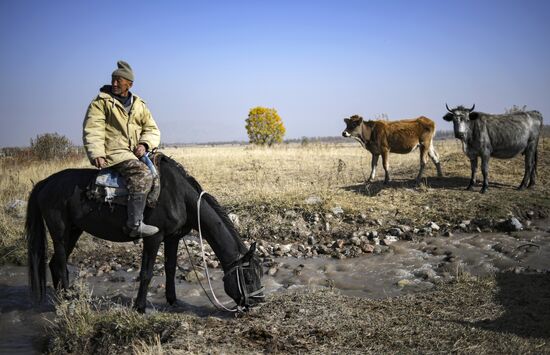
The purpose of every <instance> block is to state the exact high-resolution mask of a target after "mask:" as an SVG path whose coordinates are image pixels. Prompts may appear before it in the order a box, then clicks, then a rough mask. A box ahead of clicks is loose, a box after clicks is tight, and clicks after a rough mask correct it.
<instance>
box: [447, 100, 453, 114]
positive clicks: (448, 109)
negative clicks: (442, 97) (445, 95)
mask: <svg viewBox="0 0 550 355" xmlns="http://www.w3.org/2000/svg"><path fill="white" fill-rule="evenodd" d="M445 107H446V108H447V111H449V112H451V113H452V112H453V111H451V109H450V108H449V106H447V103H446V102H445Z"/></svg>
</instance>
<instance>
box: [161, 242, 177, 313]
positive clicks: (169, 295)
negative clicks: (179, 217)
mask: <svg viewBox="0 0 550 355" xmlns="http://www.w3.org/2000/svg"><path fill="white" fill-rule="evenodd" d="M178 245H179V237H178V236H175V235H171V236H168V237H166V238H165V240H164V270H165V272H166V301H167V302H168V304H170V305H174V304H175V303H176V301H177V298H176V284H175V279H176V266H177V265H178Z"/></svg>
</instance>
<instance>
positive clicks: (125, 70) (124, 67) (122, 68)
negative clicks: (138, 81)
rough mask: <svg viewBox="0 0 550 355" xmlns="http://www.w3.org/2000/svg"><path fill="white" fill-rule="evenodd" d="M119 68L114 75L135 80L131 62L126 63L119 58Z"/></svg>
mask: <svg viewBox="0 0 550 355" xmlns="http://www.w3.org/2000/svg"><path fill="white" fill-rule="evenodd" d="M116 65H117V67H118V69H116V70H115V71H114V72H113V74H111V75H112V76H120V77H121V78H124V79H126V80H130V81H134V72H133V71H132V67H131V66H130V64H128V63H126V62H125V61H123V60H119V61H118V62H117V63H116Z"/></svg>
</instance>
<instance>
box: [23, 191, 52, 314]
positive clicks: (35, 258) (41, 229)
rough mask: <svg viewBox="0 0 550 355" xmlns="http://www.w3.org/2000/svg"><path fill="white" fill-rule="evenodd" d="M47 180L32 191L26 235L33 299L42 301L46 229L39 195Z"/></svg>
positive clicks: (44, 285) (26, 222) (44, 277)
mask: <svg viewBox="0 0 550 355" xmlns="http://www.w3.org/2000/svg"><path fill="white" fill-rule="evenodd" d="M44 184H45V181H40V182H39V183H38V184H36V185H35V187H34V188H33V189H32V191H31V195H30V197H29V202H28V204H27V219H26V221H25V235H26V238H27V249H28V250H27V253H28V254H27V255H28V261H27V262H28V268H29V284H30V287H31V295H32V298H33V301H34V302H36V303H41V302H42V301H43V299H44V296H45V295H46V248H47V240H46V229H45V226H44V220H43V219H42V212H41V211H40V206H39V204H38V195H39V193H40V191H41V190H42V188H43V187H44Z"/></svg>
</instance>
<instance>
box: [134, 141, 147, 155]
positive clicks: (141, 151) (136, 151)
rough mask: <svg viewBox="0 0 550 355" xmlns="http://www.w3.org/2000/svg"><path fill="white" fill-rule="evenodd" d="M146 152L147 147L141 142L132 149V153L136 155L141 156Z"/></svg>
mask: <svg viewBox="0 0 550 355" xmlns="http://www.w3.org/2000/svg"><path fill="white" fill-rule="evenodd" d="M145 153H147V148H145V146H144V145H143V144H138V145H137V147H136V149H134V154H135V156H136V157H138V158H141V157H142V156H144V155H145Z"/></svg>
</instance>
